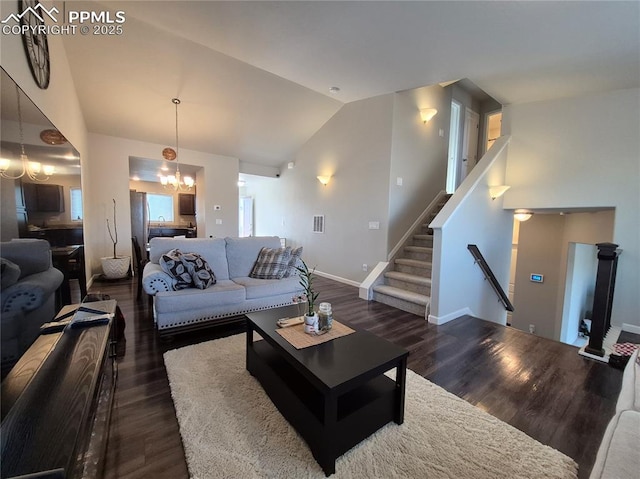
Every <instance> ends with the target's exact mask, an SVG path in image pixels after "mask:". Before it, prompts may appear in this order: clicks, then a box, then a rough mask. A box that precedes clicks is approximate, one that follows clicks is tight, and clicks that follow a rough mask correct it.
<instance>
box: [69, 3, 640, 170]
mask: <svg viewBox="0 0 640 479" xmlns="http://www.w3.org/2000/svg"><path fill="white" fill-rule="evenodd" d="M65 6H66V8H67V9H74V10H81V9H83V10H89V11H100V10H108V11H111V12H115V11H123V12H125V15H126V22H125V23H124V24H123V25H122V27H123V33H122V34H121V35H68V36H66V37H65V38H64V41H65V48H66V51H67V56H68V60H69V63H70V65H71V70H72V75H73V78H74V82H75V85H76V89H77V91H78V95H79V98H80V102H81V106H82V110H83V114H84V116H85V121H86V123H87V127H88V129H89V131H91V132H97V133H102V134H106V135H113V136H118V137H124V138H133V139H137V140H143V141H149V142H154V143H159V144H166V145H167V146H172V145H174V143H175V110H174V105H173V104H172V103H171V99H172V98H174V97H179V98H180V99H181V101H182V103H181V105H180V107H179V118H180V122H179V123H180V145H181V147H183V148H189V149H194V150H199V151H204V152H210V153H216V154H222V155H229V156H234V157H238V158H240V160H243V161H246V162H250V163H257V164H263V165H269V166H280V165H282V164H283V163H286V162H287V161H289V160H290V159H291V158H292V156H293V155H294V154H295V151H296V150H297V149H298V148H299V147H300V146H301V145H302V144H303V143H304V142H305V141H306V140H308V139H309V138H310V137H311V136H312V135H313V134H314V133H315V132H316V131H317V130H318V129H319V128H320V127H321V126H322V125H323V124H324V123H325V122H326V121H327V120H328V119H329V118H331V116H332V115H333V114H335V113H336V111H338V109H339V108H340V107H341V106H342V104H344V103H347V102H352V101H356V100H360V99H363V98H369V97H372V96H376V95H382V94H387V93H391V92H396V91H401V90H406V89H411V88H417V87H420V86H425V85H432V84H435V83H439V82H444V81H449V80H455V79H459V78H469V79H471V80H472V81H473V82H474V83H475V84H477V85H478V86H479V87H481V88H482V89H483V90H484V91H486V92H487V93H488V94H490V95H491V96H493V97H494V98H495V99H497V100H498V101H500V102H501V103H503V104H510V103H521V102H530V101H537V100H546V99H552V98H557V97H564V96H573V95H581V94H588V93H591V92H597V91H604V90H611V89H619V88H631V87H638V86H640V3H639V2H636V1H631V2H609V1H604V2H597V1H589V2H568V1H559V2H537V1H533V2H526V1H517V2H516V1H514V2H494V1H488V2H484V1H473V2H451V1H443V2H436V1H428V2H419V1H418V2H402V1H391V2H269V1H258V2H243V1H230V2H213V1H105V2H93V1H90V2H86V1H79V2H75V1H74V2H66V5H65ZM331 86H337V87H339V88H340V91H339V92H338V93H337V94H334V95H333V94H331V93H329V88H330V87H331Z"/></svg>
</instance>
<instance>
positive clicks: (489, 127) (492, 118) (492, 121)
mask: <svg viewBox="0 0 640 479" xmlns="http://www.w3.org/2000/svg"><path fill="white" fill-rule="evenodd" d="M500 136H502V110H500V111H493V112H490V113H487V114H486V115H485V121H484V139H485V146H484V151H485V153H486V152H487V151H489V148H491V146H492V145H493V144H494V143H495V141H496V140H497V139H498V138H500Z"/></svg>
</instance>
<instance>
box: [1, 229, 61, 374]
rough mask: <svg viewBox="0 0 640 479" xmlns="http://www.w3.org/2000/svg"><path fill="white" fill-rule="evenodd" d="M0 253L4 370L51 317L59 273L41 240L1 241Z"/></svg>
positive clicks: (18, 356) (59, 281)
mask: <svg viewBox="0 0 640 479" xmlns="http://www.w3.org/2000/svg"><path fill="white" fill-rule="evenodd" d="M0 257H1V259H2V265H1V266H2V285H1V290H0V337H1V338H2V345H1V346H2V369H3V371H5V370H6V368H8V367H10V366H12V365H13V363H15V361H17V360H18V358H20V356H21V355H22V354H23V353H24V351H26V350H27V349H28V348H29V346H31V343H33V341H35V339H36V338H37V337H38V335H39V333H40V326H41V325H42V324H44V323H46V322H47V321H51V320H52V319H53V318H54V316H55V314H56V309H55V296H56V295H55V293H56V290H57V289H58V287H59V286H60V284H61V283H62V279H63V274H62V273H61V272H60V271H58V270H57V269H56V268H54V267H53V266H52V263H51V248H50V246H49V242H48V241H45V240H41V239H14V240H11V241H7V242H2V243H0Z"/></svg>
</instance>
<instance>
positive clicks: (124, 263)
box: [100, 256, 131, 279]
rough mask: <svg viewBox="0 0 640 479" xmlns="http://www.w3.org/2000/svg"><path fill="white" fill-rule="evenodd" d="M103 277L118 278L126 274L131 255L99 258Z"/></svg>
mask: <svg viewBox="0 0 640 479" xmlns="http://www.w3.org/2000/svg"><path fill="white" fill-rule="evenodd" d="M100 261H101V263H102V271H103V272H104V277H105V278H108V279H120V278H124V277H126V276H127V273H128V272H129V266H130V265H131V256H117V257H115V258H114V257H113V256H107V257H105V258H100Z"/></svg>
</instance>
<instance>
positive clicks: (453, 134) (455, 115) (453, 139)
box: [447, 100, 461, 194]
mask: <svg viewBox="0 0 640 479" xmlns="http://www.w3.org/2000/svg"><path fill="white" fill-rule="evenodd" d="M460 106H461V105H460V103H458V102H457V101H455V100H454V101H452V102H451V121H450V122H449V161H448V164H447V193H449V194H451V193H453V192H454V191H456V188H457V187H458V185H459V184H460V183H459V182H458V171H459V170H460V168H459V159H460V154H459V152H460V149H459V148H458V143H459V142H460Z"/></svg>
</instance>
